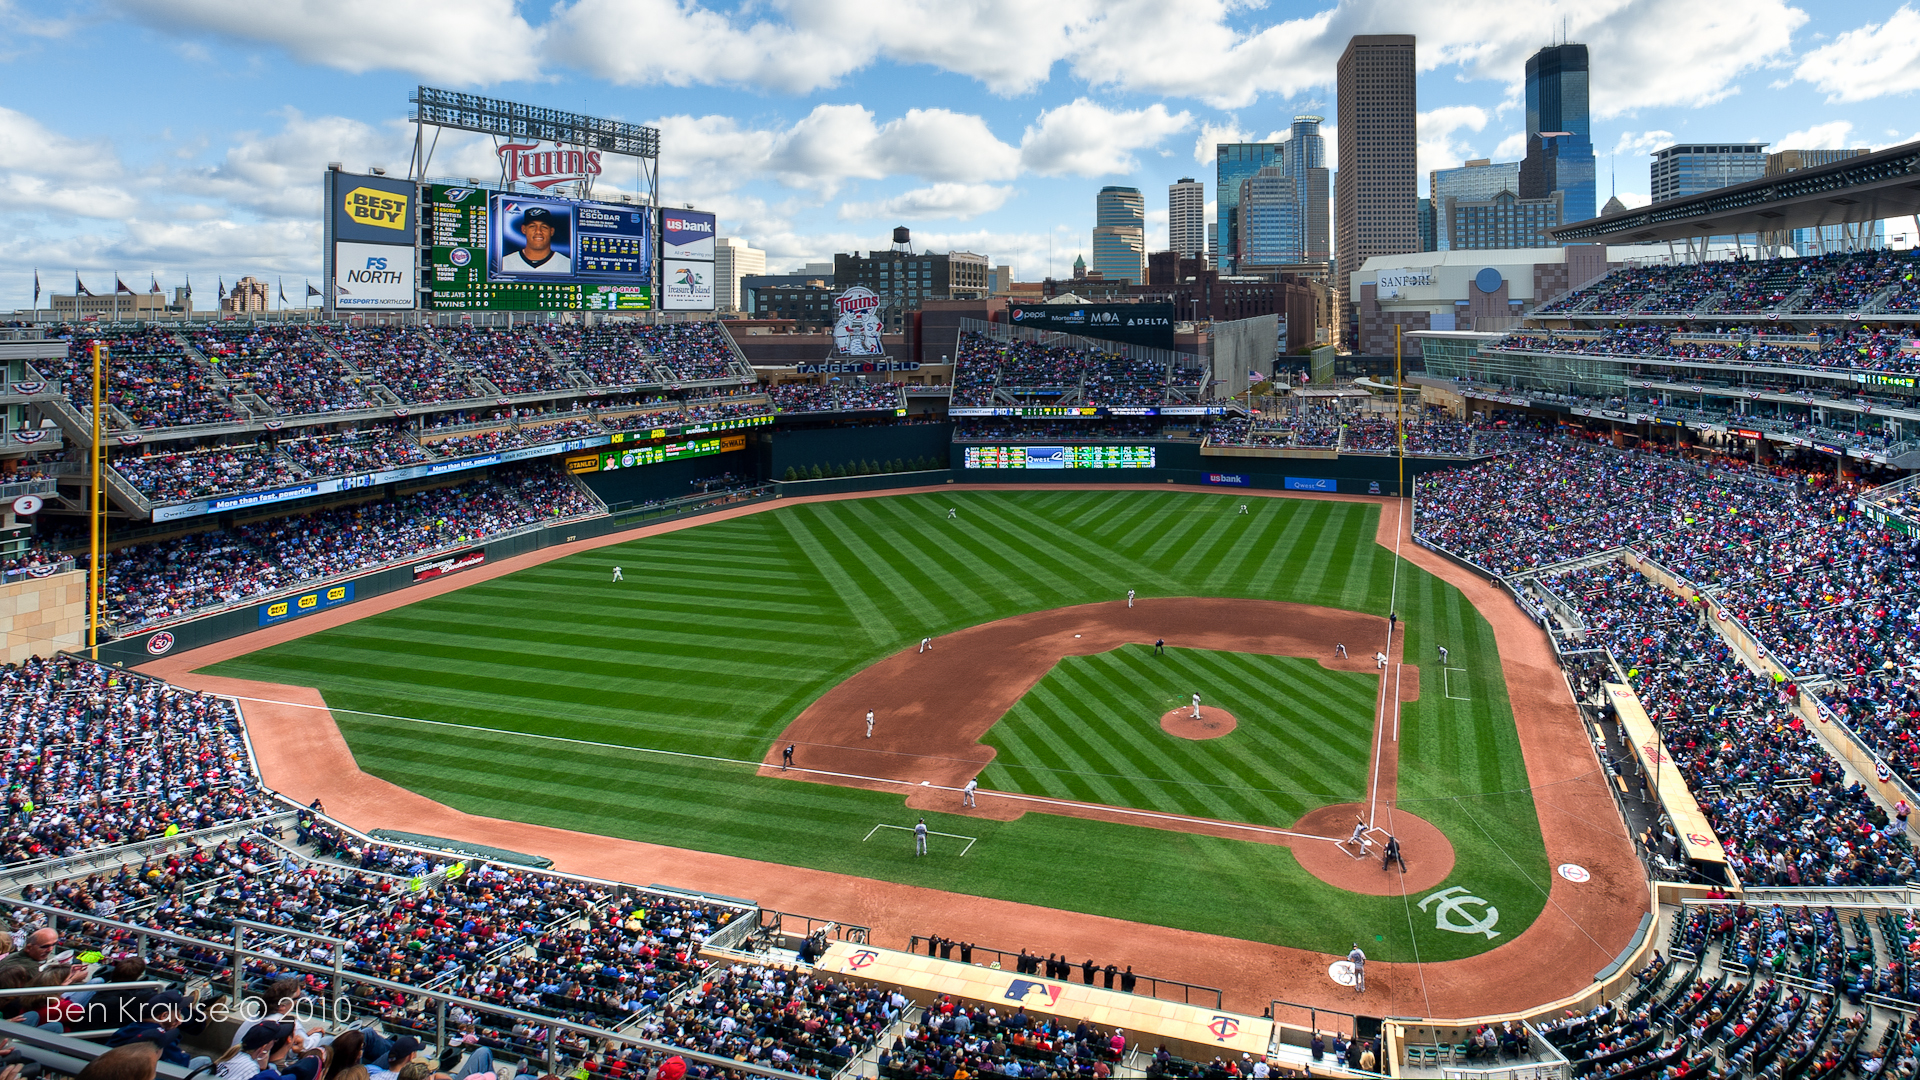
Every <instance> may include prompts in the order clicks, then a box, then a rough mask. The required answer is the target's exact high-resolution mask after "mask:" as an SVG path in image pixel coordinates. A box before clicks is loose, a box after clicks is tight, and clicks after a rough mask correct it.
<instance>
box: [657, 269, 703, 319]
mask: <svg viewBox="0 0 1920 1080" xmlns="http://www.w3.org/2000/svg"><path fill="white" fill-rule="evenodd" d="M663 269H664V270H665V271H666V272H665V274H664V276H662V277H661V279H660V308H661V310H663V311H712V310H713V264H712V263H710V262H682V261H681V260H679V259H668V260H667V261H666V264H665V266H664V267H663Z"/></svg>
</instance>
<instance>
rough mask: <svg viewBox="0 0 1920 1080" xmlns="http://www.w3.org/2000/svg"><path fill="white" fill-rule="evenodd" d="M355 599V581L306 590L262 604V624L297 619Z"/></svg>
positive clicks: (269, 624)
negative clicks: (296, 594)
mask: <svg viewBox="0 0 1920 1080" xmlns="http://www.w3.org/2000/svg"><path fill="white" fill-rule="evenodd" d="M352 601H353V582H351V581H343V582H341V583H340V584H338V585H329V586H327V587H326V588H324V589H315V590H313V591H312V592H304V593H301V594H300V595H299V596H289V597H287V598H286V599H285V600H274V601H271V602H270V603H265V604H261V605H260V625H261V626H272V625H273V624H274V623H282V622H286V621H287V620H288V619H297V618H299V617H300V616H302V615H311V614H313V613H314V612H316V611H321V610H323V609H325V608H330V607H338V606H339V605H341V604H346V603H351V602H352Z"/></svg>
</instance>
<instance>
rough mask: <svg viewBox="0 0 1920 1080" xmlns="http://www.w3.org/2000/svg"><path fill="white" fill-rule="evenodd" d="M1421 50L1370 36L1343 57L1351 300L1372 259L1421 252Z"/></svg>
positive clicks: (1337, 201)
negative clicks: (1417, 85) (1417, 120)
mask: <svg viewBox="0 0 1920 1080" xmlns="http://www.w3.org/2000/svg"><path fill="white" fill-rule="evenodd" d="M1413 49H1414V39H1413V35H1412V34H1363V35H1360V36H1357V37H1354V38H1353V39H1352V40H1350V41H1348V42H1347V51H1346V52H1345V53H1343V54H1341V56H1340V66H1339V90H1338V93H1339V97H1340V173H1339V177H1338V179H1337V181H1336V183H1335V185H1334V230H1335V237H1336V244H1335V249H1336V251H1337V252H1338V259H1339V262H1338V263H1337V265H1336V267H1335V270H1336V273H1335V281H1334V288H1335V289H1336V290H1337V291H1338V292H1339V294H1340V296H1341V297H1342V299H1344V300H1349V301H1350V300H1351V298H1350V297H1348V296H1347V290H1348V288H1349V287H1350V282H1351V281H1352V280H1353V272H1354V271H1356V270H1358V269H1360V264H1361V263H1363V262H1365V261H1366V260H1367V257H1368V256H1370V255H1399V254H1402V253H1405V252H1409V251H1418V250H1419V249H1420V227H1419V222H1418V215H1417V211H1416V204H1417V200H1418V197H1419V173H1418V166H1417V162H1416V160H1415V157H1416V153H1417V150H1418V134H1417V132H1416V131H1415V129H1414V110H1415V106H1416V104H1417V99H1416V98H1415V96H1414V83H1413V75H1414V67H1413ZM1223 201H1224V200H1223Z"/></svg>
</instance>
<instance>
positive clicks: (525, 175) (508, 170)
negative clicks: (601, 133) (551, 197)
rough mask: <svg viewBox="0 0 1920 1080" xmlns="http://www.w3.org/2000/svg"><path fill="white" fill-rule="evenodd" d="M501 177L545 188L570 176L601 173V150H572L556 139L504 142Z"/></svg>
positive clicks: (578, 178)
mask: <svg viewBox="0 0 1920 1080" xmlns="http://www.w3.org/2000/svg"><path fill="white" fill-rule="evenodd" d="M496 153H498V154H499V155H500V176H501V179H503V180H505V181H506V182H507V183H509V184H511V183H514V182H515V181H520V182H524V183H527V184H531V185H532V186H534V187H537V188H539V189H540V190H542V191H545V190H546V189H547V188H550V187H552V186H553V185H555V184H564V183H566V182H567V181H569V180H585V179H586V178H587V177H589V176H599V175H600V151H598V150H569V149H567V148H565V147H563V146H560V145H559V144H557V143H552V144H549V143H503V144H501V146H500V148H499V150H497V151H496Z"/></svg>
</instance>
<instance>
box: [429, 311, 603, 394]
mask: <svg viewBox="0 0 1920 1080" xmlns="http://www.w3.org/2000/svg"><path fill="white" fill-rule="evenodd" d="M432 333H433V338H434V342H435V343H436V344H438V345H439V346H440V351H441V352H442V353H443V354H445V355H446V356H447V358H448V359H450V360H453V361H454V362H456V363H458V364H460V365H461V366H462V367H465V368H468V369H471V370H472V371H473V372H474V373H475V374H477V375H479V376H481V377H482V378H484V379H486V380H487V381H488V382H490V383H492V384H493V385H494V387H495V388H496V389H498V390H499V391H500V392H501V393H503V394H536V393H540V392H542V391H552V390H567V389H571V388H572V387H573V386H574V382H573V380H571V379H569V378H567V373H566V372H565V371H564V370H562V369H561V367H560V365H559V364H557V363H555V362H554V361H553V359H552V357H551V356H550V355H548V353H547V351H546V349H545V348H543V347H542V346H541V345H540V343H539V342H538V341H536V340H534V339H533V338H531V337H529V336H527V334H526V332H525V331H524V330H493V329H488V328H485V327H477V326H458V327H438V328H436V329H434V330H433V331H432Z"/></svg>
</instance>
